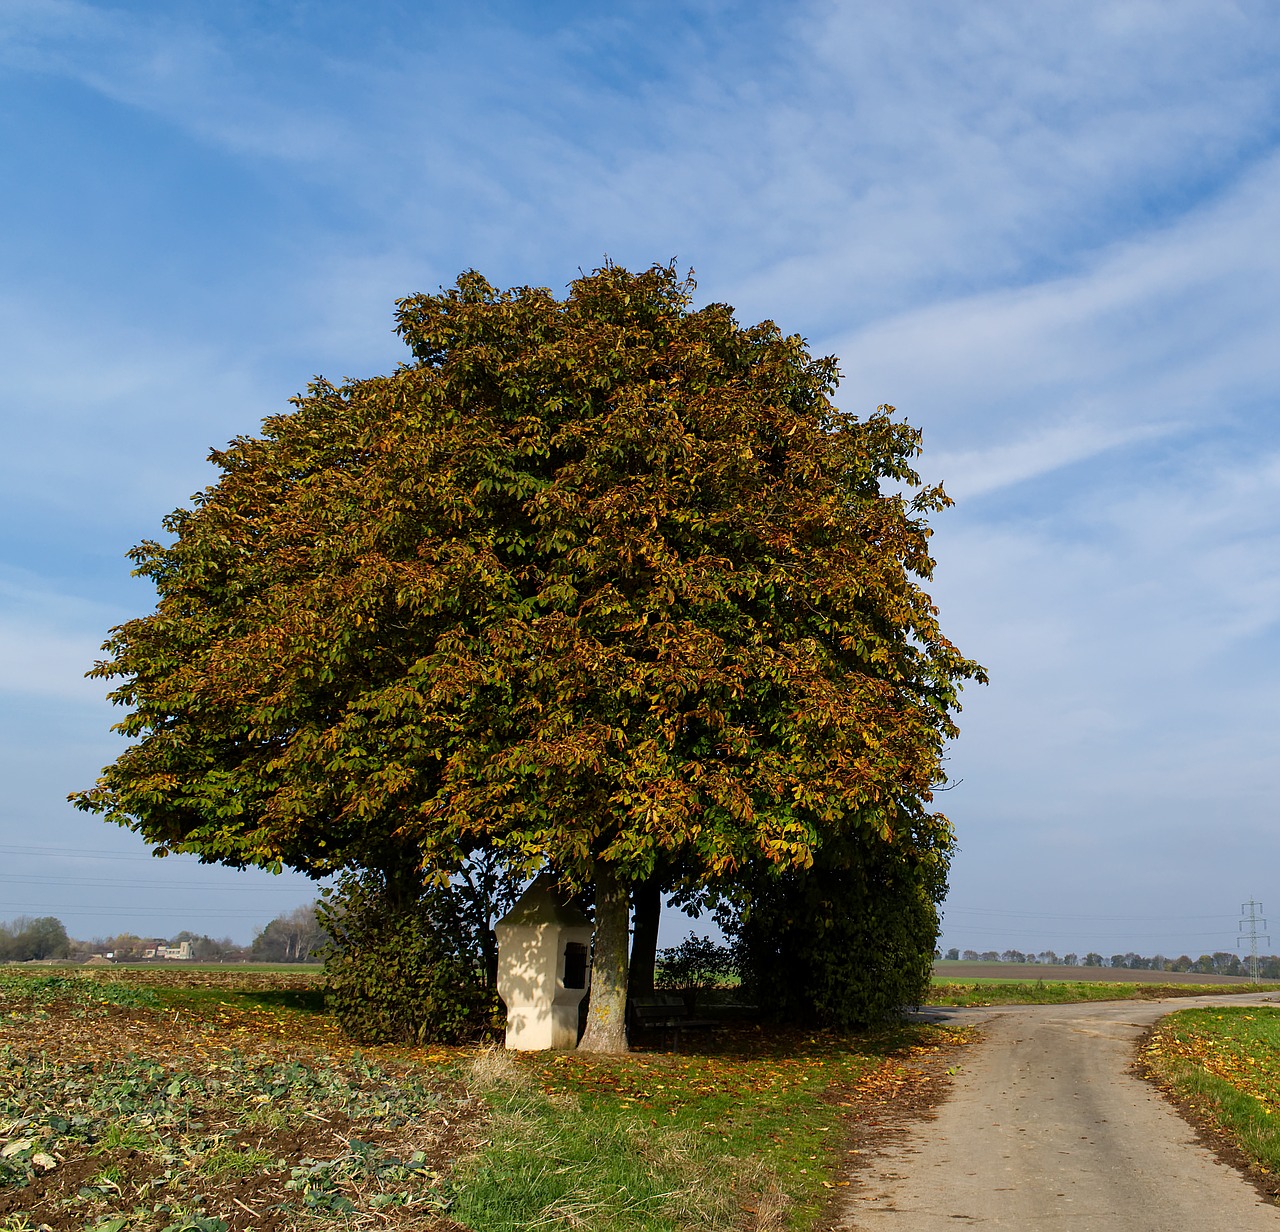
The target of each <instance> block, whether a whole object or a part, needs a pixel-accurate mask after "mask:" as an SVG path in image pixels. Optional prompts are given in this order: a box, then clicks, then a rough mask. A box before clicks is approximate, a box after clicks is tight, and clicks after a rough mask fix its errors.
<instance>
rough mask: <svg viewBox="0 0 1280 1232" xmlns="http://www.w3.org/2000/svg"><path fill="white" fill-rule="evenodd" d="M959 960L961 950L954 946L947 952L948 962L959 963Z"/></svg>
mask: <svg viewBox="0 0 1280 1232" xmlns="http://www.w3.org/2000/svg"><path fill="white" fill-rule="evenodd" d="M959 960H960V950H959V948H958V947H957V946H954V945H953V946H952V947H951V948H950V949H949V950H948V951H947V961H948V962H959Z"/></svg>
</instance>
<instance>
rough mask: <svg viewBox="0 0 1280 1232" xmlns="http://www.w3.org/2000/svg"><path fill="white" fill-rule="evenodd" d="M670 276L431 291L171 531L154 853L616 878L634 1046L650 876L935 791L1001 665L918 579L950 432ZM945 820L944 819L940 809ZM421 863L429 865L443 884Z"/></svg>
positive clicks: (161, 642) (616, 1033) (909, 819)
mask: <svg viewBox="0 0 1280 1232" xmlns="http://www.w3.org/2000/svg"><path fill="white" fill-rule="evenodd" d="M692 291H693V283H692V281H691V280H688V279H681V278H680V277H679V276H678V275H677V274H676V272H675V270H674V269H673V268H671V267H665V266H655V267H654V268H652V269H649V270H647V271H645V272H643V273H640V274H634V275H633V274H631V273H628V272H627V271H626V270H623V269H620V268H618V267H617V266H612V265H610V266H606V267H605V268H603V269H601V270H597V271H596V272H594V273H592V274H590V275H586V276H584V277H581V278H579V279H577V280H576V281H574V282H573V283H572V284H571V286H570V289H569V294H568V296H567V298H566V299H564V300H557V299H556V298H555V297H554V296H552V294H551V293H550V292H549V291H547V290H545V289H536V288H528V287H525V288H517V289H515V290H512V291H504V292H499V291H497V290H495V288H493V287H492V286H491V285H490V284H489V283H488V282H486V281H485V280H484V279H483V278H482V277H481V276H480V275H479V274H476V273H474V272H470V273H467V274H464V275H463V276H462V277H460V278H459V279H458V282H457V285H456V286H455V287H454V288H452V289H449V290H447V291H444V292H443V293H441V294H439V295H419V296H413V297H410V298H408V299H405V300H402V301H401V302H400V304H399V307H398V329H399V332H400V333H401V335H402V336H403V337H404V339H405V340H406V342H407V343H408V344H409V346H410V348H411V350H412V352H413V356H414V362H413V363H411V364H408V365H406V366H404V367H401V368H400V369H398V370H397V371H396V372H395V373H393V374H392V375H390V376H385V377H376V378H371V379H366V380H353V381H349V382H347V383H346V384H344V385H342V386H341V387H335V386H333V385H331V384H329V383H327V382H325V381H323V380H317V381H316V382H315V383H314V384H313V385H312V386H311V388H310V391H309V393H308V394H307V395H306V396H305V397H300V398H298V399H295V409H294V410H293V411H292V412H290V413H287V414H283V415H277V416H273V417H271V418H269V419H267V420H266V421H265V423H264V425H263V433H262V435H261V436H260V437H256V438H255V437H242V438H238V439H237V440H235V441H234V442H232V444H231V446H230V447H229V448H228V449H225V450H218V451H215V452H214V453H213V454H212V455H211V457H212V461H213V462H214V463H215V465H216V466H217V467H218V468H219V469H220V471H221V476H220V478H219V479H218V481H217V483H215V484H214V485H213V486H211V487H209V488H208V489H206V490H205V491H204V492H202V493H200V494H199V495H198V496H197V497H196V498H195V507H194V508H192V509H181V510H178V511H177V512H175V513H173V514H171V515H170V516H169V517H168V518H167V519H166V521H165V524H164V525H165V528H166V530H167V531H168V532H169V533H170V535H172V536H173V538H172V541H171V542H169V543H167V544H161V543H158V542H152V541H148V542H144V543H143V544H141V545H140V546H139V547H137V548H135V549H134V551H133V553H132V556H133V559H134V561H135V564H136V572H137V573H138V574H140V575H141V576H144V577H146V578H149V579H150V580H151V581H152V582H153V583H154V585H155V588H156V591H157V594H158V603H157V607H156V610H155V612H154V613H152V614H151V615H149V616H146V617H142V618H140V619H136V620H131V621H129V622H127V623H126V624H124V625H121V626H119V627H118V628H117V629H115V630H113V632H112V635H111V638H110V640H109V641H108V643H107V644H106V650H107V651H108V657H107V658H106V659H105V660H104V661H103V662H101V663H99V664H98V665H97V666H96V667H95V668H94V671H93V673H92V674H94V675H96V676H97V677H99V678H103V679H116V680H118V681H120V683H119V684H118V685H117V686H116V687H115V688H114V690H113V692H112V693H111V697H112V700H113V701H115V702H116V703H118V704H120V705H122V706H124V707H126V708H127V710H128V714H127V715H126V717H125V718H124V720H123V721H122V722H121V723H120V724H119V725H118V730H120V731H121V732H122V733H123V734H125V735H126V736H128V737H130V738H131V739H132V740H133V741H134V743H133V744H131V746H130V747H129V748H127V749H126V750H125V751H124V752H123V753H122V754H121V755H120V757H119V758H118V759H117V760H116V761H115V762H114V763H113V764H112V765H111V766H108V767H107V768H106V769H105V770H104V771H103V774H102V776H101V778H100V779H99V780H98V783H97V784H96V786H95V787H93V788H92V789H91V790H89V791H86V792H83V793H80V794H79V795H77V796H75V797H73V799H74V800H75V802H76V803H77V804H78V805H79V806H80V807H82V808H86V809H90V810H94V811H97V812H99V813H101V814H103V815H104V816H105V817H106V818H107V819H108V820H110V821H114V822H117V823H119V824H122V825H126V826H129V827H131V828H133V829H135V830H137V831H138V832H139V833H140V834H142V835H143V837H144V838H146V839H147V840H148V841H149V842H151V843H152V844H153V845H154V847H155V849H156V851H157V852H158V853H163V852H165V851H169V850H176V851H189V852H196V853H198V854H199V855H200V856H201V857H202V858H203V859H206V860H216V861H221V862H224V863H229V864H233V865H241V866H243V865H250V864H254V865H262V866H265V867H271V868H279V867H280V866H282V865H288V866H290V867H293V868H297V869H301V870H303V871H305V872H308V873H311V874H313V875H316V876H321V875H325V874H328V873H332V872H334V871H336V870H341V869H365V870H371V871H372V872H373V873H374V874H375V875H376V876H377V877H378V878H380V879H381V881H382V883H383V884H384V885H385V886H386V887H388V892H391V893H395V892H396V887H397V886H399V885H403V886H404V887H405V895H406V898H405V901H406V902H411V901H413V900H414V898H415V895H416V894H417V893H418V890H417V889H415V888H414V886H413V885H411V884H410V882H411V881H412V878H409V877H408V876H406V870H410V871H412V870H415V869H421V870H422V876H423V877H426V878H427V879H431V878H434V877H441V876H448V875H449V874H450V873H451V872H452V871H454V870H456V869H457V868H459V867H460V866H461V864H462V863H463V861H464V860H465V859H466V858H467V857H468V856H469V855H470V854H471V853H473V852H475V851H478V850H479V851H485V850H487V851H493V852H496V853H499V854H500V856H501V857H502V858H503V859H504V860H506V861H507V862H508V863H509V864H511V865H512V866H513V867H515V868H517V869H519V870H520V871H532V870H534V869H537V868H542V867H547V868H550V869H552V870H553V871H555V872H557V873H558V874H559V875H560V876H561V877H562V878H563V880H564V881H565V882H566V884H567V885H568V887H569V888H571V889H572V888H583V887H589V888H590V889H591V891H592V893H593V895H594V905H595V929H596V936H595V944H594V966H593V975H592V996H591V1007H590V1015H589V1021H588V1029H587V1035H586V1037H585V1038H584V1041H583V1046H584V1047H593V1048H600V1049H618V1048H622V1047H625V1039H624V1035H623V1005H624V1000H625V994H626V976H627V950H626V942H627V917H628V893H629V890H630V888H631V886H633V885H635V884H636V883H638V882H642V881H644V880H646V879H648V878H650V877H651V876H653V875H654V873H655V870H659V869H661V870H666V871H665V872H664V875H669V876H671V877H673V878H681V879H683V880H685V881H689V882H693V883H712V882H715V881H717V880H719V879H724V878H726V877H730V876H732V875H733V874H735V873H736V872H737V871H738V870H740V869H742V868H744V867H748V866H753V865H755V864H756V863H757V862H762V863H763V864H765V865H769V866H774V867H777V868H780V869H786V868H803V867H805V866H806V865H808V864H809V863H810V862H811V861H812V859H813V858H814V854H815V852H817V851H818V850H819V849H820V848H821V846H822V844H823V843H824V842H825V841H826V840H827V839H828V838H830V837H849V838H851V839H852V840H853V841H855V842H856V841H858V840H859V839H866V840H875V841H877V842H882V843H888V844H890V845H892V844H893V843H894V842H895V841H896V837H897V836H898V835H899V834H901V833H903V832H904V831H906V830H908V829H909V828H910V826H911V825H912V824H914V823H915V821H916V820H917V819H918V818H919V817H922V816H924V815H926V814H928V804H929V802H930V801H931V799H932V791H933V789H934V787H935V786H936V785H937V784H938V783H940V782H941V781H942V779H943V777H944V776H943V774H942V771H941V759H942V754H943V747H944V745H945V742H946V741H947V740H948V739H949V738H950V737H952V736H953V735H954V734H955V731H956V729H955V723H954V714H955V711H956V709H957V708H958V704H957V703H958V691H959V688H960V686H961V684H962V683H963V682H964V681H965V680H967V679H975V678H978V679H980V678H982V672H981V669H980V668H979V667H978V666H977V665H976V664H974V663H972V662H971V661H969V660H967V659H964V658H963V657H962V656H961V655H960V654H959V652H958V651H957V650H956V648H955V647H954V646H953V645H952V644H951V643H950V641H948V640H947V639H946V638H945V637H944V636H943V634H942V632H941V629H940V627H939V624H938V620H937V613H936V609H935V608H934V606H933V604H932V602H931V601H930V599H929V596H928V595H927V594H926V593H925V592H924V590H923V589H922V587H921V585H920V581H921V580H925V579H928V577H929V576H930V574H931V571H932V567H933V561H932V559H931V557H930V555H929V552H928V537H929V534H930V531H929V528H928V526H927V516H928V514H929V513H931V512H933V511H935V510H938V509H941V508H942V507H944V506H945V505H946V504H947V503H949V502H948V500H947V498H946V496H945V495H944V493H943V492H942V490H941V489H940V488H938V487H928V486H921V484H920V480H919V478H918V476H917V475H916V474H915V472H914V471H913V469H912V466H911V461H912V459H913V458H914V456H915V455H916V454H917V453H918V451H919V434H918V433H917V432H916V431H915V430H914V429H912V428H911V427H909V426H908V425H906V424H904V423H902V422H900V421H898V420H897V419H896V418H895V417H894V415H893V413H892V408H881V409H879V410H877V411H876V412H875V413H873V414H871V415H869V416H867V417H866V418H862V419H860V418H857V417H856V416H854V415H851V414H846V413H842V412H840V411H838V410H837V409H836V408H835V407H834V406H833V405H832V404H831V402H830V400H829V395H830V394H831V392H832V390H833V388H834V384H835V382H836V380H837V377H838V372H837V368H836V363H835V361H834V360H833V359H830V358H826V359H814V358H812V357H811V356H810V355H809V353H808V351H807V350H806V348H805V346H804V343H803V341H802V340H801V339H800V338H798V337H795V336H787V335H784V334H783V333H782V332H781V330H779V329H778V328H777V326H775V325H774V324H773V323H771V322H764V323H762V324H760V325H757V326H754V327H751V328H742V327H740V326H739V325H738V323H737V322H736V321H735V320H734V318H733V315H732V312H731V310H730V309H729V308H728V307H726V306H725V305H722V304H711V305H709V306H707V307H705V308H702V309H699V310H696V311H695V310H693V309H692V307H691V296H692ZM939 824H941V823H939ZM420 881H421V878H419V883H420Z"/></svg>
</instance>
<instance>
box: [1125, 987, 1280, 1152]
mask: <svg viewBox="0 0 1280 1232" xmlns="http://www.w3.org/2000/svg"><path fill="white" fill-rule="evenodd" d="M1142 1059H1143V1061H1144V1062H1145V1065H1146V1067H1147V1069H1148V1071H1149V1073H1150V1074H1151V1076H1153V1077H1154V1078H1155V1079H1156V1080H1157V1081H1158V1082H1160V1083H1161V1085H1163V1086H1165V1087H1167V1088H1168V1089H1169V1090H1170V1091H1172V1092H1173V1094H1174V1095H1175V1096H1177V1097H1178V1098H1179V1099H1181V1100H1182V1101H1184V1102H1185V1103H1187V1104H1189V1105H1190V1107H1191V1108H1192V1109H1193V1110H1194V1111H1195V1112H1197V1113H1198V1114H1200V1115H1201V1116H1204V1117H1207V1118H1208V1119H1209V1121H1210V1122H1211V1123H1212V1124H1215V1125H1217V1126H1219V1127H1220V1128H1221V1129H1224V1130H1226V1131H1227V1133H1228V1134H1229V1135H1230V1137H1231V1138H1232V1139H1234V1141H1235V1142H1236V1143H1237V1145H1238V1146H1239V1147H1240V1148H1241V1149H1242V1150H1243V1151H1244V1153H1245V1154H1246V1155H1247V1156H1248V1157H1249V1158H1250V1159H1251V1160H1252V1161H1253V1162H1254V1163H1255V1164H1256V1165H1257V1166H1258V1167H1259V1168H1261V1169H1262V1171H1264V1172H1268V1173H1278V1172H1280V1009H1277V1008H1273V1007H1270V1006H1260V1005H1233V1006H1225V1007H1214V1008H1212V1009H1189V1010H1181V1011H1179V1012H1178V1013H1176V1014H1170V1015H1169V1016H1168V1017H1167V1018H1164V1019H1162V1020H1161V1021H1160V1022H1159V1023H1158V1024H1157V1025H1156V1027H1155V1029H1154V1030H1153V1031H1152V1033H1151V1035H1150V1036H1149V1037H1148V1038H1147V1041H1146V1043H1145V1044H1144V1046H1143V1050H1142Z"/></svg>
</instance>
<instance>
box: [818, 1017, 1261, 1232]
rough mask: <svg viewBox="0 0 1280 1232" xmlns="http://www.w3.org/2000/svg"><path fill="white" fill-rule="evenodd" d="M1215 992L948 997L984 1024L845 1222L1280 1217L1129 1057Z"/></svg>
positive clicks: (1034, 1229) (1156, 1223) (1158, 1227)
mask: <svg viewBox="0 0 1280 1232" xmlns="http://www.w3.org/2000/svg"><path fill="white" fill-rule="evenodd" d="M1221 1000H1222V1003H1224V1004H1232V1005H1236V1004H1240V1003H1241V1002H1249V1001H1262V1002H1270V1001H1276V1000H1277V995H1276V994H1274V993H1253V994H1247V995H1244V996H1230V997H1223V998H1221ZM1217 1001H1218V998H1213V999H1212V1000H1210V999H1209V998H1204V997H1194V998H1188V999H1186V1000H1169V1001H1157V1002H1141V1001H1108V1002H1095V1003H1093V1004H1079V1005H1037V1006H1007V1007H999V1008H992V1009H964V1010H948V1011H941V1012H940V1013H939V1017H944V1018H945V1020H947V1021H952V1022H963V1023H974V1024H977V1023H981V1024H982V1031H983V1034H984V1036H985V1039H984V1040H983V1042H981V1043H979V1044H977V1045H975V1046H974V1047H972V1048H970V1049H968V1050H967V1051H965V1052H963V1053H961V1054H960V1057H961V1070H960V1072H959V1073H958V1074H957V1075H956V1077H955V1079H954V1083H955V1085H954V1087H953V1089H952V1092H951V1095H950V1096H949V1097H948V1099H947V1100H946V1102H944V1103H943V1104H942V1105H941V1107H940V1108H939V1109H938V1115H937V1119H936V1120H931V1121H922V1122H918V1123H917V1124H915V1125H914V1126H913V1127H912V1128H911V1130H910V1131H909V1132H908V1133H907V1134H905V1135H904V1136H903V1139H902V1142H901V1144H900V1145H899V1146H897V1147H896V1148H894V1149H892V1150H890V1151H888V1152H887V1153H885V1154H882V1155H880V1156H879V1157H878V1158H877V1159H876V1160H874V1161H873V1162H872V1163H871V1164H870V1165H869V1166H868V1167H867V1168H866V1170H865V1171H863V1172H862V1173H861V1174H859V1176H858V1177H857V1180H856V1182H855V1186H856V1187H855V1188H853V1189H851V1191H850V1200H849V1206H848V1213H847V1216H846V1218H845V1222H844V1223H843V1224H842V1225H841V1226H842V1227H845V1228H856V1229H862V1230H865V1232H886V1230H892V1232H908V1230H909V1232H935V1230H940V1229H944V1228H945V1229H947V1230H948V1232H955V1229H956V1228H960V1227H975V1226H981V1227H986V1228H1017V1229H1020V1230H1021V1232H1041V1230H1050V1229H1052V1230H1056V1229H1060V1228H1064V1229H1070V1230H1071V1232H1186V1230H1191V1229H1196V1230H1199V1232H1216V1230H1217V1229H1223V1230H1224V1232H1227V1230H1230V1232H1253V1230H1254V1229H1257V1230H1259V1232H1262V1230H1263V1229H1265V1230H1267V1232H1280V1209H1277V1208H1276V1207H1273V1206H1268V1205H1266V1204H1265V1203H1264V1202H1263V1201H1262V1199H1261V1198H1260V1197H1259V1196H1258V1194H1257V1192H1256V1191H1255V1190H1254V1189H1253V1187H1252V1186H1251V1185H1250V1184H1249V1183H1248V1182H1247V1181H1246V1180H1244V1179H1243V1178H1241V1176H1240V1175H1239V1174H1238V1173H1237V1172H1236V1171H1235V1170H1234V1169H1232V1168H1230V1167H1227V1166H1225V1165H1223V1164H1220V1163H1218V1162H1217V1160H1215V1159H1214V1157H1213V1155H1212V1154H1211V1153H1210V1152H1209V1151H1208V1150H1207V1149H1205V1148H1204V1147H1202V1146H1200V1145H1199V1144H1198V1143H1197V1141H1196V1139H1195V1135H1194V1134H1193V1133H1192V1131H1191V1129H1190V1128H1189V1127H1188V1126H1187V1124H1186V1122H1185V1121H1183V1120H1182V1118H1181V1117H1180V1116H1179V1115H1178V1114H1177V1113H1176V1112H1175V1111H1174V1110H1173V1109H1172V1108H1171V1107H1170V1106H1169V1105H1168V1104H1167V1103H1166V1102H1165V1101H1164V1100H1163V1098H1162V1097H1161V1096H1160V1094H1159V1092H1158V1091H1156V1090H1155V1088H1154V1087H1152V1086H1150V1085H1149V1084H1147V1083H1145V1082H1143V1081H1142V1080H1141V1079H1139V1078H1137V1077H1135V1076H1134V1075H1133V1074H1131V1073H1130V1072H1129V1067H1130V1065H1131V1064H1132V1061H1133V1055H1134V1045H1135V1043H1136V1041H1137V1039H1138V1038H1139V1036H1140V1035H1141V1034H1142V1032H1143V1031H1144V1030H1145V1029H1146V1028H1147V1027H1148V1026H1150V1025H1151V1024H1152V1023H1153V1022H1155V1021H1156V1019H1158V1018H1160V1017H1162V1016H1163V1015H1165V1014H1167V1013H1169V1012H1170V1011H1172V1010H1174V1009H1180V1008H1182V1007H1183V1006H1186V1005H1198V1006H1204V1005H1207V1004H1216V1003H1217Z"/></svg>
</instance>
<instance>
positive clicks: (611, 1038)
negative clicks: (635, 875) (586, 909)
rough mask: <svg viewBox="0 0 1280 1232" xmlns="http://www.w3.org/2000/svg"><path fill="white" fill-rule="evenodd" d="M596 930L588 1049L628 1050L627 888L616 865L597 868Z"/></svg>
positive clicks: (585, 1041) (583, 1046) (585, 1038)
mask: <svg viewBox="0 0 1280 1232" xmlns="http://www.w3.org/2000/svg"><path fill="white" fill-rule="evenodd" d="M595 890H596V931H595V946H594V953H593V955H592V960H591V1003H590V1007H589V1008H588V1010H587V1030H586V1033H585V1034H584V1035H583V1037H582V1043H580V1044H579V1045H578V1047H579V1048H580V1049H582V1050H583V1051H586V1052H626V1051H627V890H626V887H625V886H624V885H623V884H622V882H621V880H619V878H618V874H617V873H616V872H615V871H614V869H613V867H612V866H611V865H608V864H604V863H598V864H597V865H596V868H595Z"/></svg>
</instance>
